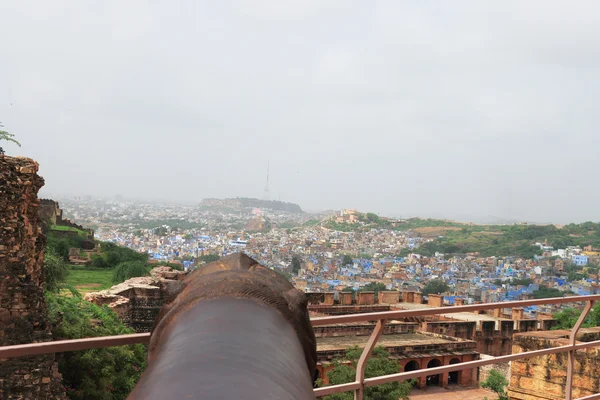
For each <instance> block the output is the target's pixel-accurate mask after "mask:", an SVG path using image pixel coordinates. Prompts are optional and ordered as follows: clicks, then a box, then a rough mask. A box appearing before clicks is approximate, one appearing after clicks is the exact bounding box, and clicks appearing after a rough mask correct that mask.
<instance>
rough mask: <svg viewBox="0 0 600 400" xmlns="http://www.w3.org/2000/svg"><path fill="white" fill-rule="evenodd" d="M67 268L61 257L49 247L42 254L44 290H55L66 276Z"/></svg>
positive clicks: (57, 289) (58, 288)
mask: <svg viewBox="0 0 600 400" xmlns="http://www.w3.org/2000/svg"><path fill="white" fill-rule="evenodd" d="M68 274H69V268H68V267H67V264H66V263H65V261H64V260H63V258H62V257H61V256H59V255H57V254H56V253H54V252H53V251H52V250H51V249H50V250H46V253H45V254H44V278H45V281H46V290H49V291H51V292H57V291H59V290H60V287H61V284H62V283H63V282H64V281H65V279H66V278H67V275H68Z"/></svg>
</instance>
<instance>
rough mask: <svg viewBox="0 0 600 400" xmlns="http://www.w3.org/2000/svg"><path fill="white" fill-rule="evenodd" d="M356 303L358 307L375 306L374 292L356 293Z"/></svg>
mask: <svg viewBox="0 0 600 400" xmlns="http://www.w3.org/2000/svg"><path fill="white" fill-rule="evenodd" d="M357 303H358V304H360V305H369V304H375V292H358V300H357Z"/></svg>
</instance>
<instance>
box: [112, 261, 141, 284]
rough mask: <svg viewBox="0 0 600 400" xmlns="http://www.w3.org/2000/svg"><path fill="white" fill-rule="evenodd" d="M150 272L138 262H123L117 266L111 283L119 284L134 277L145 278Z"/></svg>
mask: <svg viewBox="0 0 600 400" xmlns="http://www.w3.org/2000/svg"><path fill="white" fill-rule="evenodd" d="M149 272H150V269H149V268H148V266H147V265H146V264H145V263H143V262H140V261H125V262H122V263H120V264H119V265H117V267H116V268H115V270H114V271H113V282H114V283H121V282H123V281H126V280H127V279H129V278H134V277H136V276H146V275H148V273H149Z"/></svg>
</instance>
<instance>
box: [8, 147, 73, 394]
mask: <svg viewBox="0 0 600 400" xmlns="http://www.w3.org/2000/svg"><path fill="white" fill-rule="evenodd" d="M37 171H38V164H37V163H36V162H35V161H33V160H31V159H28V158H20V157H17V158H13V157H8V156H0V346H8V345H15V344H24V343H32V342H48V341H51V340H52V334H51V331H50V328H51V327H50V325H49V323H48V321H47V318H46V312H47V308H46V301H45V298H44V275H43V252H44V246H45V238H44V236H43V235H42V233H41V228H39V226H38V222H39V219H38V208H39V200H38V198H37V192H38V190H39V189H40V188H41V187H42V186H43V185H44V180H43V179H42V178H41V177H40V176H38V175H37ZM62 393H63V388H62V385H61V377H60V374H59V373H58V368H57V365H56V363H55V362H54V355H52V354H50V355H43V356H36V357H20V358H11V359H7V360H0V399H36V400H37V399H58V398H64V395H63V394H62Z"/></svg>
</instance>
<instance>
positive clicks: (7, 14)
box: [0, 0, 600, 222]
mask: <svg viewBox="0 0 600 400" xmlns="http://www.w3.org/2000/svg"><path fill="white" fill-rule="evenodd" d="M150 4H151V5H150ZM0 16H1V21H2V23H0V121H1V122H3V123H4V125H5V129H7V130H9V131H11V132H13V133H15V134H17V137H18V139H19V140H20V141H21V142H22V144H23V147H22V148H17V147H15V146H12V145H10V144H8V145H4V147H5V149H6V150H7V152H8V153H9V154H22V155H26V156H29V157H32V158H34V159H36V160H38V161H39V163H40V166H41V174H42V175H43V176H44V178H45V179H46V182H47V184H46V185H47V186H46V188H45V189H44V190H45V192H46V193H53V194H54V193H58V194H91V195H107V196H111V195H115V194H122V195H124V196H130V197H134V196H136V197H146V198H162V199H172V200H179V201H186V202H195V201H200V199H202V198H204V197H235V196H250V197H262V195H263V187H264V184H265V173H266V165H267V160H270V163H271V197H272V198H275V199H277V198H279V197H281V199H282V200H287V201H293V202H297V203H299V204H300V205H301V206H302V207H304V208H307V209H326V208H335V209H339V208H357V209H360V210H364V211H375V212H379V213H381V214H385V215H404V216H410V215H435V216H442V215H445V216H449V217H458V218H461V217H462V218H468V217H469V216H488V215H493V216H503V217H509V218H515V219H526V220H530V221H540V222H541V221H552V222H569V221H584V220H599V219H600V207H599V206H598V205H599V204H600V188H599V187H598V183H597V182H598V179H597V176H598V172H599V171H600V168H599V167H600V158H599V157H598V156H597V153H598V149H599V148H600V135H599V133H598V127H599V126H600V113H599V112H598V111H597V108H598V105H599V104H600V69H599V68H600V4H599V3H598V2H595V1H577V2H567V1H564V2H556V1H506V0H504V1H496V2H487V1H447V2H446V1H413V2H408V1H367V0H365V1H345V0H341V1H326V0H314V1H312V0H311V1H308V0H297V1H282V0H277V1H276V0H273V1H266V0H265V1H256V0H255V1H205V2H199V1H169V2H166V1H165V2H148V1H131V0H128V1H102V2H97V1H94V2H92V1H76V2H75V1H58V0H56V1H51V2H46V1H33V2H30V1H18V2H15V1H8V0H0Z"/></svg>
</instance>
